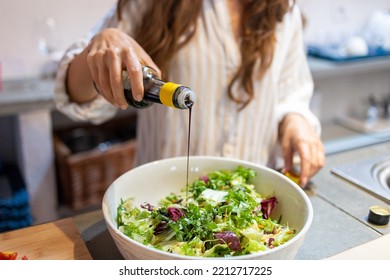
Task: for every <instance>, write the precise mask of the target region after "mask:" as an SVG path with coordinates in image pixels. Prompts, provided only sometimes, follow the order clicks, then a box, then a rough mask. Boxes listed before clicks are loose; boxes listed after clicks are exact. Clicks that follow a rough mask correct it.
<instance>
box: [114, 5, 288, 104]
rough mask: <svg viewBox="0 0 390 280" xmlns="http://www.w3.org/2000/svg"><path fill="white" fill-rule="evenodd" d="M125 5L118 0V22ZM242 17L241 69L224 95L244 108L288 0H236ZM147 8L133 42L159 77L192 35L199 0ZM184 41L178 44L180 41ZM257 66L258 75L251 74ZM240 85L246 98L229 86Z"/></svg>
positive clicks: (267, 62) (270, 53)
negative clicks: (156, 69)
mask: <svg viewBox="0 0 390 280" xmlns="http://www.w3.org/2000/svg"><path fill="white" fill-rule="evenodd" d="M127 1H132V0H118V4H117V5H118V17H119V19H121V13H122V9H123V6H124V5H125V4H126V2H127ZM240 1H241V3H242V7H243V10H242V15H241V24H240V36H241V43H240V51H241V65H240V67H239V68H238V69H237V72H236V74H235V75H234V77H233V79H232V80H231V81H230V84H229V89H228V94H229V97H230V98H231V99H232V100H234V101H235V102H236V103H238V104H240V105H241V108H243V107H245V106H246V105H247V104H248V103H249V102H250V101H251V100H252V99H253V96H254V90H253V81H252V79H261V78H262V77H263V76H264V73H265V72H266V71H267V69H268V67H269V66H270V65H271V63H272V57H273V53H274V43H275V28H276V25H277V23H278V22H281V21H282V19H283V16H284V15H285V14H286V13H287V11H288V9H289V7H290V5H289V3H290V1H289V0H240ZM149 2H150V6H149V8H148V9H147V11H146V13H145V14H144V16H143V19H142V20H141V22H140V25H139V26H138V28H137V30H136V33H135V36H134V37H135V40H136V41H137V42H138V43H139V44H140V45H141V46H142V47H143V48H144V49H145V51H146V52H147V53H148V54H149V55H150V56H151V57H152V59H153V61H154V62H155V63H156V64H157V65H158V66H159V67H160V69H161V71H162V73H163V76H164V74H165V75H166V73H167V72H166V71H167V69H168V65H169V62H170V60H171V59H172V57H173V56H174V55H175V53H176V52H177V51H178V50H179V49H180V48H181V47H182V46H183V45H185V44H186V43H188V41H189V40H190V39H191V37H192V36H193V35H194V33H195V32H196V21H197V19H198V16H199V14H200V12H201V8H202V3H203V0H192V1H186V0H164V1H161V0H150V1H149ZM183 36H184V38H185V40H184V41H180V40H179V39H180V38H183ZM257 63H259V72H258V73H254V68H255V65H256V64H257ZM236 81H240V83H241V85H242V87H243V88H244V89H245V92H246V96H236V95H234V94H233V92H232V86H233V84H234V83H235V82H236Z"/></svg>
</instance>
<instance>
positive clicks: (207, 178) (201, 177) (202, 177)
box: [199, 175, 209, 184]
mask: <svg viewBox="0 0 390 280" xmlns="http://www.w3.org/2000/svg"><path fill="white" fill-rule="evenodd" d="M199 179H200V180H202V181H203V182H204V183H205V184H207V183H208V181H209V176H207V175H205V176H200V177H199Z"/></svg>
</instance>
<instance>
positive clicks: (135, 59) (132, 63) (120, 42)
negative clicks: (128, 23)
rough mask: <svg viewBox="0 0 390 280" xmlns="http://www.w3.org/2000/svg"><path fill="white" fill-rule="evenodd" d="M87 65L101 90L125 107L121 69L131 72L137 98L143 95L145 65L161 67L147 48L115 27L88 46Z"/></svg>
mask: <svg viewBox="0 0 390 280" xmlns="http://www.w3.org/2000/svg"><path fill="white" fill-rule="evenodd" d="M85 51H86V52H87V64H88V69H89V72H90V74H91V77H92V80H93V81H94V82H95V84H96V86H97V87H98V88H99V93H100V94H101V95H102V96H103V97H104V98H105V99H106V100H107V101H109V102H110V103H112V104H113V105H115V106H117V107H120V108H122V109H126V108H127V107H128V104H127V102H126V99H125V97H124V94H123V83H122V70H123V69H126V70H127V72H128V73H129V78H130V83H131V88H132V92H133V96H134V99H135V100H137V101H140V100H142V98H143V91H144V89H143V83H142V77H143V76H142V69H141V68H142V65H148V66H151V67H153V68H154V69H156V71H157V73H158V74H160V70H159V68H158V67H157V65H156V64H155V63H154V62H153V60H152V59H151V57H150V56H149V55H148V54H147V53H146V51H145V50H144V49H143V48H142V47H141V46H140V45H139V44H138V43H137V42H136V41H135V40H134V39H133V38H131V37H130V36H129V35H127V34H125V33H124V32H122V31H120V30H119V29H116V28H108V29H104V30H103V31H101V32H100V33H98V34H97V35H95V36H94V37H93V38H92V39H91V41H90V43H89V45H88V46H87V48H86V50H85Z"/></svg>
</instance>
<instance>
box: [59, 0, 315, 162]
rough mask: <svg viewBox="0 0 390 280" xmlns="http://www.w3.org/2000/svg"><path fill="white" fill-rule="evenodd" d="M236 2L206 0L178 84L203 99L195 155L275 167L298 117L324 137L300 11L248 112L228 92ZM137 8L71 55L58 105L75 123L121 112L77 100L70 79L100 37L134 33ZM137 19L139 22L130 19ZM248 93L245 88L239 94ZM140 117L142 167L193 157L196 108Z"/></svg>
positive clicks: (109, 21) (178, 61)
mask: <svg viewBox="0 0 390 280" xmlns="http://www.w3.org/2000/svg"><path fill="white" fill-rule="evenodd" d="M227 1H228V0H204V5H203V8H202V14H201V16H200V17H199V19H198V21H197V31H196V33H195V35H194V37H193V38H192V39H191V41H190V42H189V43H188V44H187V45H185V46H184V47H183V48H182V49H180V50H179V52H178V53H177V54H176V55H175V57H174V58H173V60H172V63H171V64H170V68H169V77H170V81H172V82H175V83H180V84H183V85H186V86H188V87H190V88H191V89H192V90H194V91H195V93H196V102H195V104H194V106H193V111H192V123H191V143H190V155H209V156H223V157H232V158H238V159H242V160H248V161H251V162H255V163H259V164H263V165H268V166H274V162H275V151H277V150H278V141H277V128H278V123H279V122H280V121H281V120H282V119H283V117H284V116H285V115H286V114H287V113H290V112H295V113H299V114H301V115H303V116H304V117H305V118H307V119H308V120H309V122H310V123H312V124H313V126H315V127H316V129H317V131H318V132H319V131H320V125H319V121H318V119H317V118H316V117H315V116H314V115H313V114H312V112H311V111H310V109H309V102H310V98H311V95H312V92H313V80H312V77H311V73H310V70H309V67H308V64H307V60H306V54H305V50H304V46H303V38H302V23H301V17H300V12H299V9H298V7H296V6H295V7H294V8H293V9H292V10H291V12H289V13H288V14H286V15H285V17H284V20H283V22H282V23H280V24H279V25H278V26H277V30H276V49H275V52H274V58H273V62H272V64H271V66H270V68H269V70H268V72H267V73H266V74H265V76H264V78H263V79H262V80H255V81H254V91H255V97H254V99H253V100H252V101H251V102H250V103H249V105H248V106H246V107H245V108H244V109H243V110H240V111H238V105H237V104H236V103H234V102H233V101H232V100H231V99H230V98H229V97H228V94H227V86H228V84H229V81H230V79H231V77H232V75H233V74H234V73H235V72H236V70H237V68H238V66H239V65H240V62H241V55H240V49H239V44H238V42H237V40H236V39H235V35H234V33H233V30H232V27H231V24H230V19H229V11H228V4H227ZM143 3H145V2H144V1H142V0H141V1H139V2H138V4H132V5H133V6H128V7H126V9H125V10H124V11H125V13H126V14H124V19H127V20H124V21H121V22H118V20H117V18H116V12H115V9H113V10H112V11H110V13H109V14H108V15H107V16H106V17H105V18H104V19H103V20H102V22H101V23H100V24H99V25H98V26H97V27H96V28H95V29H94V30H93V31H92V32H91V33H90V34H89V35H88V36H87V37H86V38H84V39H82V40H80V41H78V42H76V43H75V44H74V45H72V46H71V47H70V48H69V49H68V50H67V52H66V54H65V56H64V58H63V60H62V62H61V64H60V68H59V71H58V74H57V80H56V92H55V101H56V104H57V108H58V110H60V111H61V112H63V113H64V114H66V115H68V116H69V117H71V118H72V119H74V120H83V121H85V120H89V121H91V122H92V123H95V124H99V123H102V122H104V121H106V120H108V119H110V118H112V117H113V116H114V115H115V113H116V110H117V109H116V108H115V107H114V106H112V105H111V104H109V103H108V102H107V101H106V100H104V99H103V98H102V97H98V98H97V99H95V100H94V101H92V102H91V103H88V104H82V105H79V104H75V103H71V102H70V101H69V98H68V96H67V94H66V91H65V75H66V71H67V68H68V65H69V63H70V62H71V60H72V59H73V57H74V56H75V55H77V54H78V53H80V52H81V51H82V50H83V49H84V48H85V47H86V45H87V44H88V42H89V39H90V38H91V36H93V35H94V34H95V33H96V32H98V31H99V30H101V29H102V28H105V27H113V26H115V27H118V28H120V29H122V30H124V31H125V32H128V33H129V34H130V35H131V34H132V24H131V23H132V22H133V23H134V21H136V20H139V19H140V15H141V14H142V12H140V11H142V9H139V8H140V7H137V5H142V4H143ZM130 19H131V20H130ZM243 90H244V89H242V88H240V86H239V85H237V86H236V87H235V88H234V92H237V93H238V94H239V93H240V91H243ZM136 113H137V143H138V144H137V145H138V147H137V153H136V161H135V164H136V165H140V164H143V163H147V162H150V161H154V160H158V159H162V158H167V157H175V156H186V155H187V135H188V110H178V109H173V108H170V107H167V106H163V105H160V104H155V105H153V106H151V107H149V108H147V109H139V110H136Z"/></svg>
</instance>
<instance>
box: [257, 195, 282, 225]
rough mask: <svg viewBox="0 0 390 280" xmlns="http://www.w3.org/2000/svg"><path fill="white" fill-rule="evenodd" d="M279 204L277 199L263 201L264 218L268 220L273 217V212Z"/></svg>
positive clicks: (271, 198)
mask: <svg viewBox="0 0 390 280" xmlns="http://www.w3.org/2000/svg"><path fill="white" fill-rule="evenodd" d="M276 203H278V201H277V199H276V197H274V196H273V197H270V198H268V199H263V200H262V201H261V202H260V204H261V212H263V218H264V219H268V217H269V216H271V213H272V210H273V209H274V207H275V204H276Z"/></svg>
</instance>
